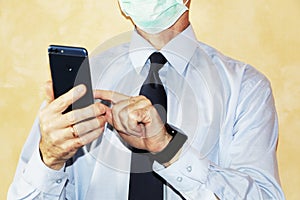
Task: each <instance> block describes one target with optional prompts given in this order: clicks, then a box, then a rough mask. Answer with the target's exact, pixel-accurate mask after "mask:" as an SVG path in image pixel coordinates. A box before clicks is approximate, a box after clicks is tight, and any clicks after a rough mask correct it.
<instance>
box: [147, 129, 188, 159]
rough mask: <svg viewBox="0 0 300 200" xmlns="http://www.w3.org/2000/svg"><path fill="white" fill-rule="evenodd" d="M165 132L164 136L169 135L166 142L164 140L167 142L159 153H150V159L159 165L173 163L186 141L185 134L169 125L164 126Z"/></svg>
mask: <svg viewBox="0 0 300 200" xmlns="http://www.w3.org/2000/svg"><path fill="white" fill-rule="evenodd" d="M165 131H166V134H167V135H169V137H168V140H166V141H168V142H166V143H165V145H164V146H163V148H161V149H160V151H158V152H156V153H155V152H154V151H151V153H152V154H151V157H152V159H153V160H156V161H157V162H159V163H161V164H165V163H170V162H171V160H172V161H173V158H174V157H178V156H179V155H180V150H181V149H182V146H183V145H184V143H185V142H186V140H187V136H186V135H185V134H183V133H182V132H181V131H180V130H178V129H176V128H175V127H173V126H171V125H169V124H166V125H165Z"/></svg>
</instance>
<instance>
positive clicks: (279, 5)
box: [0, 0, 300, 200]
mask: <svg viewBox="0 0 300 200" xmlns="http://www.w3.org/2000/svg"><path fill="white" fill-rule="evenodd" d="M191 22H192V23H193V26H194V29H195V31H196V34H197V36H198V38H199V40H201V41H203V42H205V43H208V44H210V45H212V46H214V47H216V48H218V49H219V50H221V51H222V52H224V53H225V54H227V55H229V56H232V57H234V58H237V59H240V60H243V61H245V62H247V63H250V64H252V65H254V66H255V67H256V68H258V69H259V70H260V71H262V72H263V73H264V74H265V75H266V76H267V77H268V78H269V79H270V81H271V83H272V85H273V90H274V95H275V100H276V105H277V109H278V113H279V120H280V140H279V146H278V158H279V168H280V176H281V182H282V185H283V188H284V191H285V193H286V197H287V199H291V200H298V199H300V194H299V187H300V170H299V169H300V159H299V155H300V147H299V144H300V142H299V140H300V127H299V121H300V117H299V115H300V87H299V86H300V78H299V75H300V73H299V69H300V39H299V36H300V1H299V0H285V1H282V0H266V1H261V0H251V1H250V0H218V1H216V0H210V1H205V0H193V2H192V8H191ZM0 26H1V31H0V95H1V98H0V134H1V139H0V152H1V153H0V161H1V165H0V177H1V187H0V199H5V198H6V192H7V189H8V186H9V183H10V182H11V180H12V178H13V174H14V171H15V167H16V164H17V160H18V157H19V154H20V151H21V147H22V145H23V143H24V141H25V139H26V137H27V135H28V133H29V130H30V127H31V125H32V122H33V120H34V118H35V116H36V114H37V111H38V108H39V105H40V103H41V102H42V100H43V90H42V89H41V88H42V85H43V83H44V82H45V81H46V80H48V79H49V70H48V57H47V46H48V45H49V44H51V43H55V44H68V45H77V46H85V47H86V48H87V49H88V50H89V51H92V50H93V49H94V48H96V47H97V46H98V45H99V44H101V43H102V42H104V41H105V40H107V39H109V38H111V37H113V36H115V35H118V34H120V33H122V32H124V31H127V30H131V27H132V26H131V24H130V22H129V21H126V20H125V19H124V18H123V16H122V15H121V14H120V11H119V9H118V4H117V0H85V1H84V0H64V1H61V0H51V1H47V0H26V1H19V0H9V1H4V0H0Z"/></svg>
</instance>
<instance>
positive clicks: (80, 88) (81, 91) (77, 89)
mask: <svg viewBox="0 0 300 200" xmlns="http://www.w3.org/2000/svg"><path fill="white" fill-rule="evenodd" d="M84 90H85V87H84V85H79V86H77V88H76V92H78V93H79V94H81V93H83V92H84Z"/></svg>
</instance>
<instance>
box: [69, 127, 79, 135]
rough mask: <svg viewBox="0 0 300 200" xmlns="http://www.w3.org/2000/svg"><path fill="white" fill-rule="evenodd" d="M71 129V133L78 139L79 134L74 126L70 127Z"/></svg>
mask: <svg viewBox="0 0 300 200" xmlns="http://www.w3.org/2000/svg"><path fill="white" fill-rule="evenodd" d="M70 128H71V133H72V135H73V137H74V138H77V137H78V135H77V133H76V130H75V128H74V126H73V125H72V126H70Z"/></svg>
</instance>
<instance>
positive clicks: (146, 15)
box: [119, 0, 189, 34]
mask: <svg viewBox="0 0 300 200" xmlns="http://www.w3.org/2000/svg"><path fill="white" fill-rule="evenodd" d="M188 1H189V0H187V1H186V2H185V3H183V1H182V0H119V4H120V7H121V10H122V11H123V13H124V14H125V15H126V16H127V17H130V18H131V19H132V21H133V22H134V23H135V25H136V26H137V27H139V28H140V29H142V30H143V31H145V32H146V33H150V34H156V33H160V32H162V31H164V30H166V29H168V28H169V27H171V26H172V25H173V24H174V23H175V22H176V21H177V20H178V19H179V18H180V16H181V15H182V14H183V13H184V12H185V11H186V10H188V8H187V7H186V4H187V3H188Z"/></svg>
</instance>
